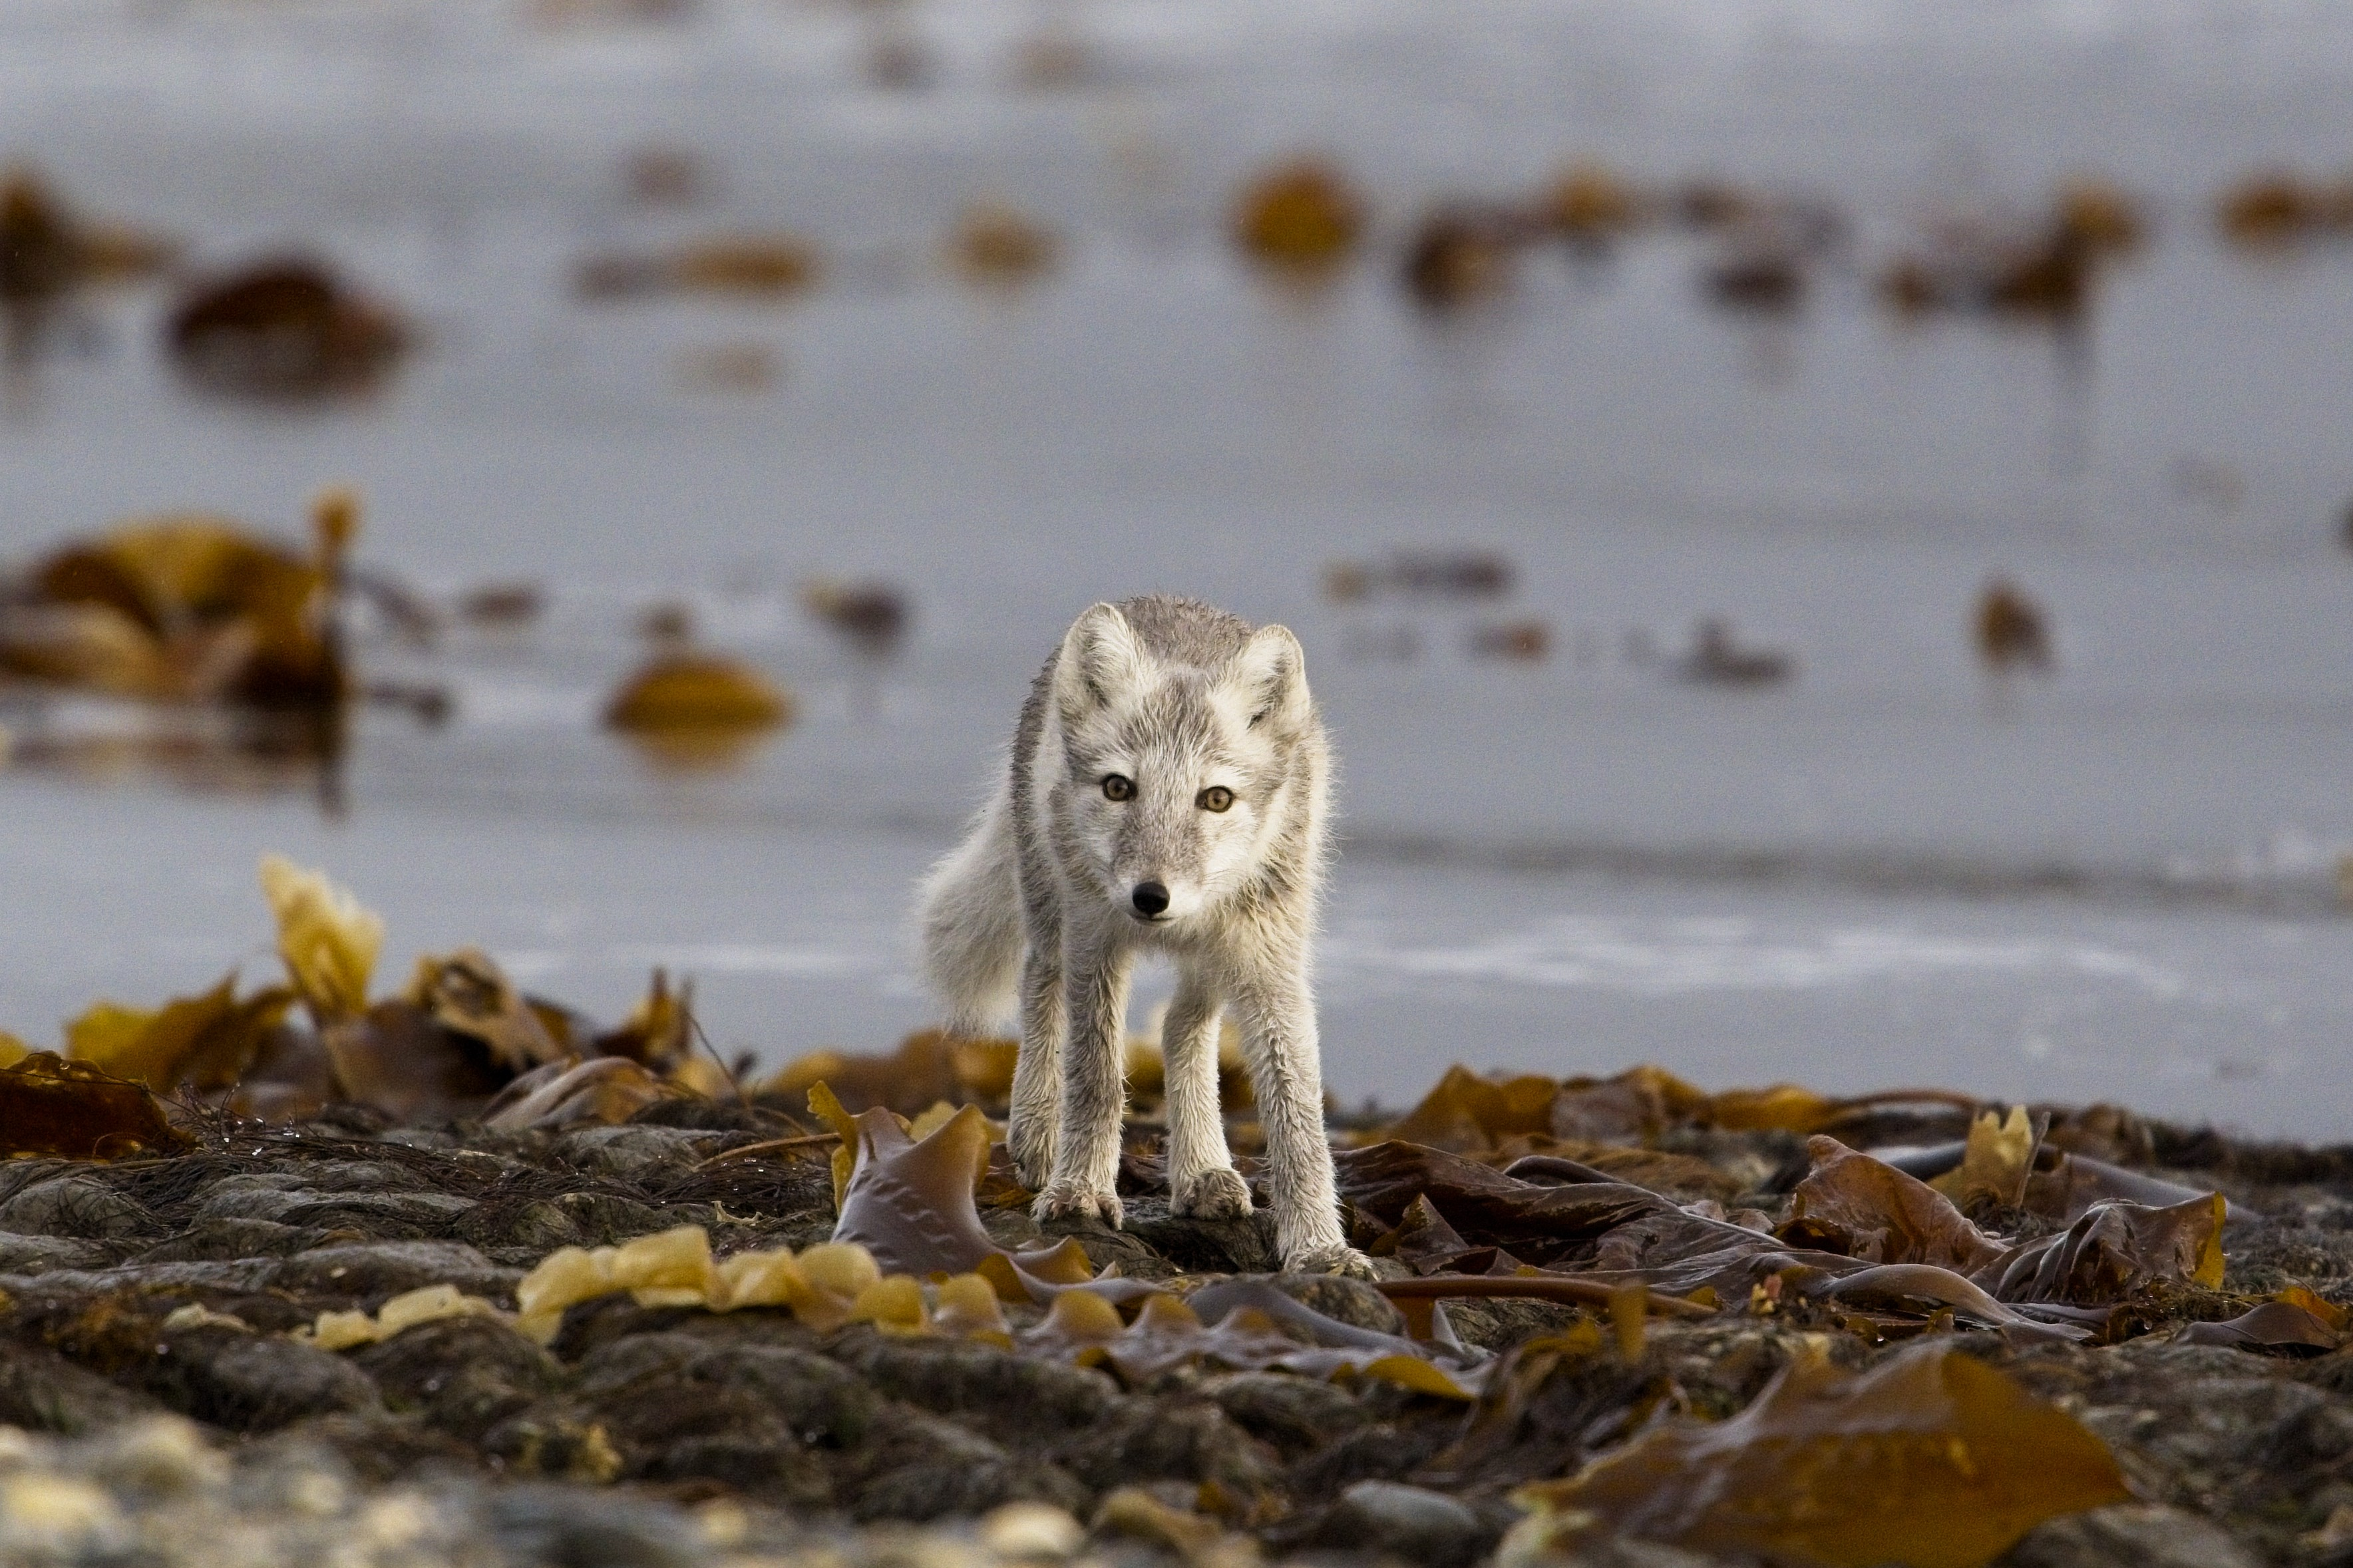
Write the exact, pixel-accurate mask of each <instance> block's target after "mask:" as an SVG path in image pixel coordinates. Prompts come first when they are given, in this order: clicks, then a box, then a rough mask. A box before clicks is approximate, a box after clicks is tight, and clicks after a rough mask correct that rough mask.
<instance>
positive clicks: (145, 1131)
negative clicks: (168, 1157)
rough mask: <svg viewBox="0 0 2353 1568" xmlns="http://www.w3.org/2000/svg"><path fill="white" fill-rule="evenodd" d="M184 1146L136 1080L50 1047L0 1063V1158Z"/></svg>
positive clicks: (83, 1156)
mask: <svg viewBox="0 0 2353 1568" xmlns="http://www.w3.org/2000/svg"><path fill="white" fill-rule="evenodd" d="M187 1143H188V1140H187V1138H186V1137H185V1136H184V1135H183V1134H181V1133H180V1132H178V1131H175V1130H174V1128H173V1127H172V1125H171V1124H170V1122H168V1121H165V1120H164V1108H163V1106H162V1105H161V1104H160V1103H158V1102H157V1100H156V1099H155V1097H154V1095H153V1094H151V1093H150V1092H148V1090H147V1088H146V1086H145V1085H143V1084H137V1083H128V1082H125V1081H124V1080H122V1079H119V1078H112V1077H110V1076H108V1075H107V1074H105V1073H103V1072H100V1071H99V1070H98V1069H97V1068H94V1067H91V1066H90V1064H88V1063H87V1062H73V1061H67V1060H66V1059H65V1058H62V1057H59V1056H58V1055H57V1054H56V1053H54V1052H51V1051H36V1052H34V1053H33V1054H32V1055H30V1056H28V1057H26V1058H24V1059H23V1060H21V1061H19V1062H17V1063H16V1064H15V1065H14V1066H12V1067H8V1068H0V1158H9V1159H13V1158H16V1157H17V1156H20V1155H26V1154H51V1155H58V1156H61V1157H63V1158H65V1159H69V1160H120V1159H125V1158H128V1157H130V1156H132V1155H134V1154H158V1153H171V1152H176V1151H178V1150H180V1149H183V1148H185V1147H186V1146H187Z"/></svg>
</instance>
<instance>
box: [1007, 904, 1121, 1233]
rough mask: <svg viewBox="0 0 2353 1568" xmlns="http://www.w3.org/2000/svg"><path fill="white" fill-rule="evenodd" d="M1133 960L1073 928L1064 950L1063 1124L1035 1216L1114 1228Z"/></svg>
mask: <svg viewBox="0 0 2353 1568" xmlns="http://www.w3.org/2000/svg"><path fill="white" fill-rule="evenodd" d="M1133 963H1134V955H1133V954H1132V953H1130V952H1128V951H1127V949H1126V948H1125V947H1124V946H1122V945H1121V944H1120V943H1119V942H1117V941H1115V940H1113V939H1112V938H1111V937H1109V936H1108V935H1107V934H1106V933H1103V932H1100V931H1070V932H1069V935H1068V936H1067V938H1066V939H1065V942H1064V948H1063V953H1062V992H1063V1002H1062V1011H1063V1014H1064V1016H1065V1018H1066V1020H1067V1024H1068V1028H1067V1030H1066V1031H1065V1037H1064V1038H1063V1041H1062V1123H1061V1132H1060V1136H1059V1137H1058V1138H1057V1139H1056V1141H1055V1144H1054V1174H1053V1178H1052V1180H1050V1181H1049V1182H1048V1183H1047V1184H1046V1188H1045V1191H1044V1192H1042V1193H1040V1194H1039V1196H1038V1201H1037V1203H1036V1204H1035V1205H1032V1206H1031V1209H1030V1212H1031V1213H1032V1214H1033V1215H1036V1216H1037V1217H1038V1218H1039V1219H1041V1220H1046V1219H1065V1218H1073V1217H1082V1216H1090V1215H1092V1216H1093V1217H1095V1218H1099V1219H1101V1220H1102V1221H1103V1223H1104V1224H1105V1225H1109V1226H1117V1225H1118V1224H1119V1221H1120V1204H1119V1189H1118V1181H1119V1124H1120V1112H1121V1111H1123V1110H1125V1109H1126V1105H1127V1061H1126V1049H1127V978H1128V972H1129V970H1130V968H1131V967H1132V966H1133Z"/></svg>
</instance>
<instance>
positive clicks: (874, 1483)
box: [846, 1405, 1087, 1521]
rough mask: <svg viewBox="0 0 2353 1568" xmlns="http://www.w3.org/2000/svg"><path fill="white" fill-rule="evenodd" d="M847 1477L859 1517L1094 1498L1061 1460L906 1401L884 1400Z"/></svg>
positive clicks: (1072, 1503) (1074, 1507)
mask: <svg viewBox="0 0 2353 1568" xmlns="http://www.w3.org/2000/svg"><path fill="white" fill-rule="evenodd" d="M846 1485H847V1489H849V1492H850V1493H851V1500H850V1505H849V1512H850V1517H851V1518H853V1519H856V1520H859V1521H873V1520H885V1519H895V1520H908V1521H924V1520H933V1519H940V1518H943V1517H945V1516H948V1515H952V1514H976V1513H986V1512H987V1511H988V1510H991V1509H995V1508H1001V1507H1003V1506H1004V1505H1005V1504H1007V1503H1009V1502H1041V1503H1048V1504H1051V1505H1052V1506H1053V1507H1056V1508H1060V1509H1064V1510H1068V1511H1070V1512H1072V1513H1078V1512H1081V1511H1083V1510H1084V1509H1085V1507H1086V1504H1087V1490H1086V1489H1085V1488H1084V1487H1082V1485H1080V1484H1079V1482H1077V1481H1076V1480H1074V1479H1071V1476H1070V1475H1069V1474H1068V1473H1066V1472H1065V1471H1063V1470H1061V1469H1060V1468H1057V1467H1055V1466H1053V1465H1051V1464H1047V1463H1043V1462H1041V1461H1039V1460H1036V1459H1029V1458H1017V1457H1016V1456H1014V1455H1013V1454H1010V1453H1008V1451H1007V1450H1006V1449H1004V1448H1002V1447H998V1446H997V1444H995V1443H992V1442H990V1441H988V1440H987V1438H985V1437H982V1436H978V1435H977V1434H975V1433H973V1432H970V1431H967V1430H966V1429H965V1428H964V1427H962V1426H956V1425H955V1424H954V1423H952V1422H949V1421H944V1420H942V1419H940V1418H939V1417H937V1416H934V1415H925V1414H924V1413H923V1412H922V1411H919V1410H916V1409H914V1408H913V1407H912V1406H909V1405H886V1406H884V1407H883V1410H882V1413H881V1416H880V1418H879V1419H878V1420H877V1422H876V1424H875V1428H874V1431H873V1434H872V1436H871V1441H870V1445H869V1451H868V1452H867V1453H864V1454H861V1455H860V1456H859V1457H858V1462H857V1464H856V1465H855V1467H854V1468H852V1469H851V1471H850V1472H849V1476H848V1477H847V1478H846Z"/></svg>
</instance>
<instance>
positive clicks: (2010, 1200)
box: [1929, 1105, 2042, 1209]
mask: <svg viewBox="0 0 2353 1568" xmlns="http://www.w3.org/2000/svg"><path fill="white" fill-rule="evenodd" d="M2041 1143H2042V1134H2041V1131H2039V1130H2038V1129H2037V1127H2036V1126H2035V1124H2034V1121H2033V1119H2032V1118H2031V1117H2030V1116H2028V1114H2027V1111H2026V1107H2024V1106H2022V1105H2013V1106H2011V1107H2010V1115H2009V1116H2008V1117H2007V1118H2004V1117H2000V1116H1997V1115H1996V1114H1994V1113H1993V1112H1992V1111H1990V1110H1989V1111H1985V1112H1983V1113H1981V1114H1980V1115H1979V1116H1978V1119H1977V1120H1976V1121H1973V1122H1971V1123H1970V1124H1969V1135H1968V1141H1967V1142H1965V1143H1963V1144H1962V1146H1961V1163H1959V1164H1957V1165H1956V1166H1954V1167H1953V1168H1952V1169H1951V1170H1949V1171H1947V1172H1946V1173H1944V1174H1943V1175H1941V1176H1938V1177H1936V1179H1935V1180H1934V1181H1932V1182H1930V1183H1929V1185H1930V1186H1932V1187H1934V1188H1936V1191H1938V1192H1940V1193H1942V1194H1945V1196H1947V1198H1950V1199H1951V1200H1952V1201H1953V1202H1954V1203H1955V1204H1956V1205H1958V1206H1960V1207H1962V1208H1964V1209H1966V1208H1968V1207H1969V1206H1970V1205H1972V1204H1973V1203H1979V1202H1986V1203H1992V1204H1994V1205H1999V1206H2000V1207H2003V1208H2015V1207H2017V1206H2018V1205H2019V1204H2020V1203H2021V1202H2022V1201H2024V1199H2025V1197H2026V1182H2027V1178H2028V1177H2029V1176H2031V1174H2032V1173H2033V1172H2034V1151H2035V1149H2036V1148H2037V1147H2038V1146H2039V1145H2040V1144H2041Z"/></svg>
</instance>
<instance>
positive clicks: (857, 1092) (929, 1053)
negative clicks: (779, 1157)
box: [752, 1029, 1020, 1174]
mask: <svg viewBox="0 0 2353 1568" xmlns="http://www.w3.org/2000/svg"><path fill="white" fill-rule="evenodd" d="M1006 1043H1007V1044H1011V1045H1013V1048H1014V1051H1015V1052H1016V1053H1018V1050H1019V1048H1020V1047H1019V1046H1018V1044H1014V1043H1013V1042H1006ZM989 1044H991V1042H987V1041H978V1042H975V1041H967V1040H964V1039H961V1038H959V1037H956V1036H955V1035H949V1034H945V1033H943V1032H942V1031H940V1030H938V1029H921V1030H918V1031H916V1032H915V1033H914V1034H912V1035H909V1036H908V1037H906V1038H905V1039H904V1040H902V1041H901V1042H900V1045H899V1048H898V1049H897V1050H896V1051H893V1052H892V1053H891V1054H889V1055H887V1056H881V1055H877V1056H856V1057H853V1056H848V1055H845V1054H844V1053H842V1052H840V1051H812V1052H811V1053H809V1054H808V1055H807V1056H805V1057H802V1058H798V1059H797V1060H795V1061H792V1062H788V1063H786V1065H785V1066H784V1067H782V1068H779V1069H777V1071H776V1075H775V1076H774V1077H772V1078H769V1079H766V1080H765V1081H764V1082H762V1083H760V1084H758V1085H756V1086H755V1087H754V1089H753V1090H752V1092H753V1093H754V1095H756V1096H758V1097H760V1098H762V1099H766V1100H795V1099H797V1098H799V1097H801V1096H803V1095H806V1094H807V1093H808V1092H809V1090H810V1089H811V1088H812V1087H813V1086H815V1085H817V1084H819V1083H823V1084H825V1085H826V1086H827V1088H828V1091H829V1092H830V1093H831V1094H832V1095H833V1096H834V1097H835V1098H836V1100H838V1101H839V1103H840V1104H841V1105H843V1106H845V1107H847V1108H848V1109H849V1110H852V1111H858V1110H868V1109H870V1108H871V1107H873V1106H877V1105H881V1106H887V1107H889V1108H890V1109H891V1110H895V1111H897V1112H898V1113H899V1114H900V1115H902V1116H913V1115H916V1114H918V1113H919V1112H921V1111H922V1110H924V1108H926V1107H927V1106H931V1105H934V1104H936V1103H938V1102H939V1101H941V1100H948V1101H950V1102H952V1103H956V1104H965V1103H970V1102H972V1101H974V1100H1001V1099H1002V1098H1003V1096H1002V1095H988V1094H983V1093H980V1092H978V1091H977V1090H974V1089H967V1088H966V1085H965V1072H966V1070H967V1067H969V1068H971V1069H973V1070H975V1071H982V1070H985V1069H986V1068H987V1066H988V1064H987V1061H985V1060H974V1059H972V1058H968V1057H967V1056H966V1055H965V1048H966V1047H968V1046H974V1045H979V1046H983V1047H986V1046H987V1045H989ZM1012 1084H1013V1074H1012V1068H1011V1064H1010V1062H1009V1061H1008V1063H1007V1064H1006V1073H1005V1086H1006V1092H1007V1093H1010V1092H1011V1089H1012ZM845 1174H846V1172H845Z"/></svg>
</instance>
